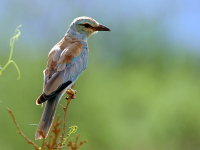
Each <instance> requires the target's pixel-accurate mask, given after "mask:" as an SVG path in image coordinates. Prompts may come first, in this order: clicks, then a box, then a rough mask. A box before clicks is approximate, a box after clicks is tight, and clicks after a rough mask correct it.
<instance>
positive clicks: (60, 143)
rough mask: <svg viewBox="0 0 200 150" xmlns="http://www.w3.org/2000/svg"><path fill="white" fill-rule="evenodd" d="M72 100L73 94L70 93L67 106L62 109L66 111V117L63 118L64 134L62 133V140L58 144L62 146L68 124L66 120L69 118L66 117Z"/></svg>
mask: <svg viewBox="0 0 200 150" xmlns="http://www.w3.org/2000/svg"><path fill="white" fill-rule="evenodd" d="M71 100H72V98H71V96H70V95H69V97H68V100H67V104H66V106H65V107H63V106H62V109H63V111H64V119H63V127H62V134H61V136H60V142H59V143H58V146H62V143H63V139H64V136H65V129H66V126H67V124H66V120H67V119H66V118H67V109H68V107H69V104H70V102H71Z"/></svg>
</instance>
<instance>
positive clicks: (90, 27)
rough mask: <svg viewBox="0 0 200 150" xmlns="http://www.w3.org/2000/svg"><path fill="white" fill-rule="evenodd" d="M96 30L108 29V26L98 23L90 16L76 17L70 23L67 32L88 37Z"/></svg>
mask: <svg viewBox="0 0 200 150" xmlns="http://www.w3.org/2000/svg"><path fill="white" fill-rule="evenodd" d="M97 31H110V29H109V28H107V27H105V26H103V25H101V24H99V23H98V22H97V21H96V20H94V19H92V18H90V17H78V18H76V19H74V21H73V22H72V23H71V25H70V27H69V29H68V33H71V34H72V35H73V34H74V35H76V36H80V37H79V38H81V36H83V37H85V38H86V37H89V36H90V35H91V34H93V33H95V32H97Z"/></svg>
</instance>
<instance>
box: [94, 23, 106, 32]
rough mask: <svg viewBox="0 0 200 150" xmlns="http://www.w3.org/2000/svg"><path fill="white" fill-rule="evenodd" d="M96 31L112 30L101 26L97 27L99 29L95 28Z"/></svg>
mask: <svg viewBox="0 0 200 150" xmlns="http://www.w3.org/2000/svg"><path fill="white" fill-rule="evenodd" d="M94 29H95V30H96V31H110V29H109V28H107V27H106V26H103V25H101V24H100V25H99V26H97V27H94Z"/></svg>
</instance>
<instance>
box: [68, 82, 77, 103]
mask: <svg viewBox="0 0 200 150" xmlns="http://www.w3.org/2000/svg"><path fill="white" fill-rule="evenodd" d="M72 88H74V85H72V87H71V88H69V89H68V90H67V91H66V93H67V94H68V97H66V99H67V100H68V99H75V98H76V90H73V89H72Z"/></svg>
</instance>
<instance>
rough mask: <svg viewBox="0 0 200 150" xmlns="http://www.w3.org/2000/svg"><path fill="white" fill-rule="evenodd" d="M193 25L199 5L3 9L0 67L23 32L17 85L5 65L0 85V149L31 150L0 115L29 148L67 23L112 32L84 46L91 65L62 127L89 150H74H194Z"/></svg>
mask: <svg viewBox="0 0 200 150" xmlns="http://www.w3.org/2000/svg"><path fill="white" fill-rule="evenodd" d="M199 15H200V1H198V0H193V1H189V0H149V1H145V0H134V1H133V0H124V1H119V0H115V1H114V0H110V1H106V0H99V1H92V0H87V1H86V0H82V1H80V0H73V1H72V0H59V1H39V0H32V1H25V0H18V1H15V0H1V1H0V65H1V66H3V65H4V64H5V63H6V61H7V59H8V56H9V52H10V47H9V40H10V38H11V37H12V36H13V33H14V30H15V28H16V27H17V26H18V25H19V24H22V27H21V36H20V38H19V40H18V41H17V42H16V44H15V50H14V55H13V59H14V60H15V62H16V63H17V64H18V66H19V68H20V71H21V79H20V80H17V71H16V70H15V68H14V67H13V66H12V65H11V66H9V67H8V68H7V69H6V70H5V71H4V72H3V74H2V75H1V76H0V118H1V119H0V147H1V148H0V149H6V150H14V149H31V148H32V146H31V145H28V144H26V142H25V141H24V140H23V139H22V137H20V136H19V135H18V134H17V132H16V128H15V126H14V124H13V122H12V120H11V118H10V116H9V114H8V112H7V111H6V107H10V108H11V109H12V110H13V112H14V114H15V116H16V119H17V121H18V123H19V125H20V127H21V128H22V130H23V131H24V133H25V134H26V135H27V136H28V137H30V138H31V139H34V133H35V130H36V126H33V125H29V124H37V123H38V122H39V119H40V115H41V113H42V109H41V107H40V106H36V105H35V100H36V98H37V97H38V96H39V95H40V94H41V91H42V84H43V74H42V71H43V70H44V69H45V65H46V59H47V54H48V52H49V51H50V49H51V48H52V47H53V46H54V44H56V43H57V42H58V41H59V40H60V39H61V38H62V37H63V36H64V34H65V32H66V30H67V28H68V26H69V24H70V23H71V21H72V20H73V19H74V18H76V17H79V16H89V17H92V18H94V19H96V20H97V21H98V22H100V23H101V24H103V25H105V26H107V27H109V28H110V29H111V30H112V31H111V32H99V33H98V34H97V35H93V36H92V37H90V38H89V40H88V43H89V49H90V56H89V65H88V68H87V69H86V71H85V72H84V73H83V74H82V75H81V77H80V78H79V80H78V81H77V82H76V85H75V89H76V90H77V91H78V93H77V99H76V100H74V101H72V103H71V104H70V109H69V112H68V118H67V120H68V122H67V124H68V126H71V125H77V126H78V127H79V129H78V131H77V133H80V134H81V139H82V140H85V139H86V140H88V141H89V143H87V144H85V145H84V146H83V147H81V148H80V149H83V150H84V149H85V150H86V149H87V150H88V149H89V150H91V149H95V150H105V149H106V150H124V149H126V150H135V149H139V150H155V149H157V150H169V149H170V150H179V149H180V150H188V149H191V150H199V149H200V113H199V108H200V61H199V57H200V53H199V52H200V42H199V39H200V30H199V27H200V17H199ZM61 103H63V104H64V103H65V100H64V98H63V99H62V101H61ZM57 114H60V115H62V110H61V107H60V108H58V110H57ZM36 143H37V144H41V141H37V142H36Z"/></svg>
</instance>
